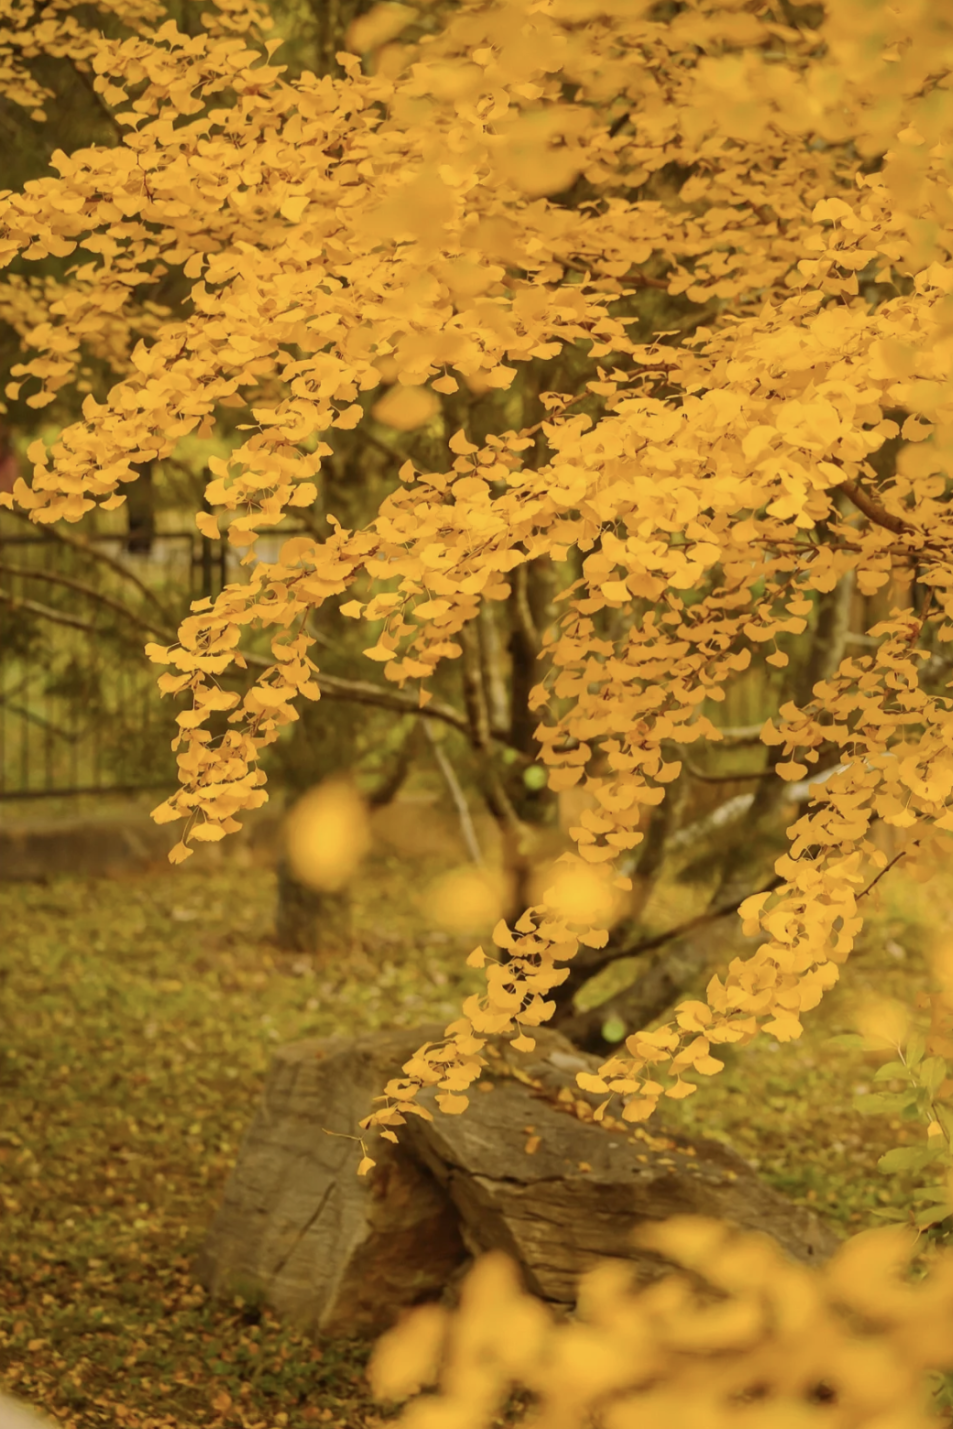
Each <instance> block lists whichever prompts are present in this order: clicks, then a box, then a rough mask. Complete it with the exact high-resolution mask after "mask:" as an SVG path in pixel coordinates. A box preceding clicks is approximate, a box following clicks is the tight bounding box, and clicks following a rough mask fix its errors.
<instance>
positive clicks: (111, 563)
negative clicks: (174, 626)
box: [9, 510, 171, 620]
mask: <svg viewBox="0 0 953 1429" xmlns="http://www.w3.org/2000/svg"><path fill="white" fill-rule="evenodd" d="M9 515H11V516H16V517H17V519H18V520H20V521H26V522H27V523H28V524H29V525H30V526H33V525H35V523H34V522H32V521H30V518H29V516H28V515H27V514H26V512H25V511H17V510H11V511H10V512H9ZM46 535H47V536H48V537H51V538H52V539H53V540H54V541H59V542H60V543H61V544H62V545H64V546H69V547H70V548H71V549H72V550H74V551H81V552H82V554H83V555H84V556H91V557H92V558H93V560H94V561H99V562H100V564H101V565H104V566H108V567H109V569H110V570H111V571H115V572H116V574H117V575H119V576H122V578H123V580H127V581H130V582H131V583H132V584H133V585H134V586H136V587H138V589H139V590H141V591H142V594H143V595H144V596H146V598H147V599H148V600H151V601H152V604H153V605H154V606H155V607H156V609H157V610H158V611H159V613H160V614H161V615H162V616H163V618H164V619H165V620H170V619H171V616H170V614H169V612H168V610H166V608H165V606H164V605H163V604H162V601H161V600H160V599H159V597H158V596H157V595H156V593H155V591H154V590H151V589H150V588H149V586H147V585H146V584H145V583H144V582H143V581H141V580H140V579H139V577H138V576H137V575H134V574H133V572H132V571H130V570H127V568H126V567H125V566H124V565H123V564H122V562H121V561H117V560H114V559H113V557H112V556H107V555H106V552H105V551H99V550H97V549H96V547H95V546H92V545H90V543H89V542H88V541H82V540H80V539H79V538H78V537H76V536H67V535H65V534H64V533H63V532H62V531H57V530H54V529H53V527H52V526H48V527H47V528H46Z"/></svg>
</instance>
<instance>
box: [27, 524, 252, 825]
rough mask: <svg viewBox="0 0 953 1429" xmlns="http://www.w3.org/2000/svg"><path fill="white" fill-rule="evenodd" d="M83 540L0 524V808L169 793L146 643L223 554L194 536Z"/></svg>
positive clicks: (183, 607) (226, 573) (216, 578)
mask: <svg viewBox="0 0 953 1429" xmlns="http://www.w3.org/2000/svg"><path fill="white" fill-rule="evenodd" d="M129 544H130V543H129V536H128V533H127V532H116V533H110V534H100V535H95V536H89V537H87V538H86V539H85V540H78V539H77V538H75V537H73V536H70V535H64V534H60V533H59V532H58V531H52V530H44V529H43V528H37V527H32V526H29V525H27V524H26V523H25V522H23V521H20V520H18V519H17V518H15V517H12V516H6V515H4V516H2V517H0V800H2V799H24V798H39V797H43V796H50V795H64V794H78V793H99V792H104V791H107V790H111V791H114V792H120V791H132V790H135V789H147V788H153V787H158V786H160V785H165V784H169V783H173V782H174V780H175V761H174V757H173V755H172V752H171V749H170V743H171V738H172V734H173V732H174V727H173V725H172V723H171V716H170V710H169V706H168V704H165V705H163V704H162V703H161V702H160V700H159V696H158V691H157V689H156V676H157V674H158V673H159V671H158V670H157V667H156V666H154V665H152V664H151V663H150V662H149V660H148V659H147V658H146V656H145V654H144V652H143V647H144V645H145V644H146V642H147V641H149V640H160V641H161V640H162V639H163V636H164V637H165V638H167V639H168V638H170V637H172V636H174V632H175V629H176V626H177V624H178V622H179V620H180V619H181V618H182V617H183V615H185V614H186V613H187V612H188V607H189V603H190V602H191V601H192V600H196V599H198V598H199V597H200V596H203V595H209V596H215V595H216V594H217V593H218V591H219V590H220V589H221V587H222V586H223V585H224V584H225V583H226V581H227V580H228V579H232V578H234V573H233V572H232V571H231V569H230V562H231V560H232V559H233V557H232V553H231V552H230V551H229V550H228V548H227V546H226V545H225V543H222V542H212V541H209V540H207V539H205V538H204V537H201V536H199V535H198V533H191V532H183V531H173V532H157V533H155V534H154V535H152V536H151V539H150V540H149V542H148V543H145V548H144V549H143V543H140V546H139V549H138V550H130V549H129Z"/></svg>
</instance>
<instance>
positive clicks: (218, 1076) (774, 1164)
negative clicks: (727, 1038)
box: [0, 852, 953, 1429]
mask: <svg viewBox="0 0 953 1429" xmlns="http://www.w3.org/2000/svg"><path fill="white" fill-rule="evenodd" d="M423 864H424V865H425V867H424V866H421V867H408V865H407V864H406V863H405V862H401V861H400V860H399V859H398V858H396V857H394V856H392V855H391V854H388V853H384V852H379V853H377V854H376V855H375V856H374V857H373V859H372V861H371V862H370V863H369V864H368V866H367V868H366V870H365V875H364V878H363V880H362V882H361V884H360V885H359V887H358V889H357V896H356V937H355V946H354V947H353V948H352V949H351V950H350V952H349V953H347V954H346V955H342V956H341V957H339V958H337V959H334V960H327V961H321V962H318V963H317V964H316V963H315V961H314V960H311V959H308V958H302V957H300V956H297V957H296V956H294V955H284V954H282V953H281V952H280V951H279V950H278V949H277V948H276V947H275V945H274V943H273V941H272V940H271V936H270V932H271V927H272V917H273V903H274V896H275V892H274V887H275V885H274V876H273V874H272V872H271V871H270V870H269V869H268V868H266V867H261V866H254V865H249V863H248V861H247V860H245V861H244V862H242V861H239V860H226V861H223V862H218V863H210V862H209V861H207V860H203V858H202V856H201V855H199V856H197V857H196V858H195V859H194V860H193V861H192V862H190V863H189V864H187V865H185V866H184V867H182V868H181V869H178V870H173V869H169V870H168V871H166V870H164V869H162V870H157V871H153V872H150V873H148V874H142V875H137V876H128V877H123V878H114V879H106V878H103V879H87V880H80V879H71V878H59V879H56V880H55V881H52V882H49V883H47V884H45V885H37V884H23V885H5V886H0V904H2V910H3V912H2V920H0V922H2V929H3V939H2V947H0V1023H2V1025H3V1035H2V1038H0V1043H2V1045H0V1388H2V1389H3V1390H5V1391H7V1392H9V1393H12V1394H14V1395H16V1396H18V1397H20V1398H21V1399H23V1400H24V1401H26V1402H28V1403H32V1404H34V1405H36V1406H37V1407H41V1408H42V1409H44V1410H45V1411H46V1412H47V1413H49V1414H51V1415H53V1416H55V1418H56V1419H58V1420H59V1421H60V1422H61V1423H62V1424H63V1425H64V1426H77V1429H79V1426H87V1425H88V1426H93V1425H96V1426H100V1425H117V1426H122V1429H160V1426H163V1427H164V1426H173V1425H174V1426H176V1429H179V1426H196V1429H199V1426H201V1429H220V1426H221V1429H238V1426H242V1429H273V1426H288V1429H299V1426H300V1429H304V1426H311V1425H316V1424H317V1425H323V1424H327V1425H329V1426H346V1429H365V1426H371V1425H374V1424H375V1423H378V1422H380V1420H381V1419H382V1418H383V1417H386V1413H387V1411H386V1409H384V1408H382V1407H381V1406H379V1405H375V1404H374V1402H373V1401H372V1399H371V1397H370V1395H369V1392H368V1388H367V1385H366V1381H365V1377H364V1371H365V1365H366V1361H367V1357H368V1354H369V1351H370V1348H371V1347H370V1346H369V1345H366V1344H362V1343H357V1342H322V1343H320V1344H315V1343H314V1342H312V1341H310V1340H308V1339H306V1338H305V1337H303V1336H301V1335H299V1334H297V1333H296V1332H295V1330H294V1329H293V1327H290V1326H287V1325H283V1324H281V1323H279V1322H278V1321H277V1320H276V1319H275V1318H274V1317H273V1316H271V1315H270V1314H269V1313H268V1312H267V1311H263V1310H262V1309H261V1308H260V1307H257V1306H255V1305H250V1304H243V1303H242V1302H241V1301H240V1300H236V1301H234V1302H232V1303H209V1302H208V1301H207V1300H206V1298H205V1296H204V1295H203V1293H202V1292H201V1290H200V1289H199V1288H198V1287H197V1286H196V1285H195V1283H194V1276H193V1273H192V1264H193V1259H194V1256H195V1254H196V1252H197V1251H198V1249H199V1246H200V1244H201V1241H202V1237H203V1233H204V1231H205V1228H206V1226H207V1225H208V1222H209V1219H210V1217H211V1215H212V1214H213V1212H214V1209H215V1206H216V1203H217V1201H218V1199H219V1197H220V1195H221V1192H222V1188H223V1185H224V1182H225V1178H226V1176H227V1174H228V1172H229V1169H230V1167H231V1166H232V1165H233V1163H234V1160H235V1156H236V1153H237V1149H238V1145H239V1143H240V1140H241V1137H242V1134H243V1131H244V1130H245V1128H246V1126H247V1125H248V1122H249V1120H250V1118H251V1116H252V1113H253V1110H254V1107H255V1103H256V1100H257V1097H258V1095H259V1092H260V1089H261V1085H262V1079H263V1076H264V1073H265V1070H266V1067H267V1065H268V1061H269V1057H270V1054H271V1051H272V1048H273V1047H274V1046H275V1045H276V1044H277V1043H279V1042H285V1041H289V1040H293V1039H295V1038H298V1037H301V1036H306V1035H312V1036H313V1035H322V1034H328V1033H340V1032H342V1031H348V1030H353V1031H355V1032H357V1031H362V1030H366V1029H372V1028H375V1027H381V1026H388V1025H399V1024H403V1025H413V1024H414V1023H417V1022H423V1021H426V1020H427V1019H428V1018H431V1017H436V1018H444V1017H447V1018H449V1017H451V1016H453V1015H455V1014H456V1013H457V1012H458V1008H459V1003H460V1000H461V998H462V996H463V995H465V993H466V992H468V991H470V990H472V989H474V988H476V987H477V986H478V985H479V974H477V973H474V972H472V971H470V970H468V969H467V968H466V967H465V966H464V959H465V956H466V953H467V952H468V951H469V949H470V948H471V947H472V946H473V942H474V938H473V937H472V936H469V935H460V934H454V935H448V934H446V933H443V934H441V933H434V932H432V931H428V927H427V923H426V919H425V917H424V914H423V912H422V910H421V908H420V906H419V890H420V888H421V886H422V885H423V884H424V883H425V882H426V879H425V878H423V877H422V874H424V873H429V872H431V871H433V872H436V871H439V867H440V859H439V857H438V856H437V855H435V854H433V853H431V854H428V855H427V856H426V858H424V859H423ZM926 892H927V890H925V889H924V888H923V887H922V886H920V885H918V884H915V883H911V882H909V881H908V880H906V879H905V878H904V875H903V872H902V866H901V867H898V869H896V870H894V871H893V872H892V873H891V874H890V876H889V877H888V878H887V879H885V880H884V881H883V883H882V884H881V885H880V887H879V889H878V893H879V900H874V899H873V898H872V899H871V900H868V901H869V902H870V904H871V906H870V907H869V909H868V914H869V922H868V924H867V927H866V929H865V931H864V933H863V935H862V937H861V940H860V944H859V947H858V950H857V952H856V953H855V954H854V955H853V956H852V957H851V959H850V962H849V963H848V965H847V966H846V967H845V968H844V970H843V977H842V981H841V984H840V985H839V986H838V987H837V988H836V989H835V990H834V992H833V993H831V994H830V995H829V996H828V997H827V998H826V999H825V1001H824V1002H823V1003H822V1004H821V1006H820V1007H819V1008H817V1009H816V1010H815V1011H814V1012H812V1013H810V1014H808V1015H805V1019H804V1021H805V1031H804V1035H803V1037H802V1038H801V1039H800V1040H799V1041H798V1042H794V1043H789V1044H787V1045H785V1046H778V1045H777V1044H775V1043H773V1042H772V1041H771V1040H769V1039H768V1038H762V1039H759V1040H758V1041H757V1042H755V1043H754V1044H752V1045H751V1046H750V1047H748V1048H745V1049H743V1050H741V1051H738V1052H735V1053H733V1054H731V1055H730V1056H729V1058H728V1065H727V1066H726V1068H725V1071H724V1072H723V1073H722V1074H721V1075H719V1076H717V1077H715V1078H713V1079H711V1080H710V1081H708V1080H706V1082H705V1085H704V1086H703V1087H700V1089H699V1091H698V1093H697V1094H696V1095H694V1096H693V1097H691V1098H690V1099H689V1100H687V1101H684V1102H681V1103H677V1104H675V1103H670V1104H667V1105H666V1107H665V1119H666V1121H667V1122H668V1123H669V1124H670V1125H678V1126H683V1127H686V1128H690V1129H692V1130H694V1131H696V1132H697V1133H698V1134H699V1135H701V1134H703V1133H705V1134H709V1135H716V1136H722V1137H725V1138H727V1139H728V1140H729V1141H730V1142H731V1143H732V1144H733V1145H735V1146H736V1148H737V1149H738V1150H739V1151H740V1152H741V1153H742V1154H743V1155H745V1156H746V1157H748V1158H749V1159H752V1160H754V1161H756V1162H757V1163H758V1165H759V1168H760V1171H761V1174H762V1175H764V1176H765V1177H766V1178H767V1179H768V1180H769V1181H771V1182H772V1183H773V1184H774V1185H776V1186H778V1187H779V1188H780V1189H781V1190H783V1191H785V1192H786V1193H787V1194H788V1195H790V1196H791V1197H793V1198H794V1199H795V1200H798V1201H804V1202H807V1203H811V1204H814V1205H815V1206H816V1207H817V1208H818V1209H820V1210H821V1211H823V1212H824V1213H825V1214H826V1215H828V1216H829V1217H831V1218H832V1219H834V1220H836V1221H839V1222H841V1223H842V1224H843V1225H844V1226H845V1228H846V1229H848V1230H855V1229H861V1228H863V1227H864V1226H867V1225H875V1224H879V1222H878V1221H877V1220H876V1218H875V1216H874V1214H873V1213H874V1212H875V1211H876V1210H877V1209H880V1208H883V1207H884V1206H887V1205H890V1204H896V1205H902V1204H903V1201H904V1194H905V1189H906V1188H905V1186H904V1184H903V1183H902V1182H900V1181H899V1180H896V1179H894V1178H888V1177H885V1176H883V1175H881V1174H880V1173H879V1172H878V1171H877V1167H876V1163H877V1159H878V1157H879V1156H880V1155H881V1154H882V1153H883V1152H884V1151H885V1150H887V1149H889V1148H890V1147H891V1146H893V1145H897V1144H900V1143H902V1142H903V1141H904V1140H905V1139H907V1138H911V1139H917V1138H919V1137H921V1136H922V1134H923V1133H922V1130H921V1129H920V1128H919V1127H916V1126H914V1127H912V1128H910V1127H906V1126H902V1125H900V1124H899V1123H896V1124H891V1123H889V1122H887V1121H881V1120H876V1119H873V1120H872V1119H863V1118H860V1117H859V1116H858V1115H857V1113H856V1112H855V1111H854V1109H853V1105H852V1096H853V1094H854V1092H855V1090H856V1089H857V1088H858V1087H859V1086H861V1085H863V1084H864V1083H866V1082H867V1081H869V1077H870V1074H871V1072H872V1071H873V1070H874V1067H875V1065H876V1062H877V1059H874V1060H873V1061H872V1060H871V1059H870V1058H869V1057H868V1058H866V1059H865V1057H864V1055H863V1054H857V1053H848V1052H843V1051H837V1052H835V1051H831V1050H828V1049H826V1048H825V1047H824V1045H823V1044H824V1040H825V1038H826V1037H828V1036H830V1035H831V1033H833V1032H842V1031H848V1030H851V1026H852V1024H851V1011H850V998H851V995H852V994H853V993H855V992H857V991H858V990H866V989H869V990H872V991H876V992H878V993H881V994H885V995H888V996H889V995H895V996H897V997H899V998H900V999H901V1000H904V1001H906V1002H909V1001H911V1000H912V997H913V993H914V991H915V990H917V989H920V988H925V987H927V986H928V984H929V970H928V967H927V963H926V961H925V956H924V955H925V951H926V947H927V944H928V942H929V939H930V938H931V937H933V936H936V934H937V932H938V931H939V934H940V935H941V936H942V935H943V929H944V928H946V927H948V926H949V924H950V921H951V906H953V903H951V899H950V898H949V896H948V895H947V894H946V893H945V885H943V886H937V885H930V887H929V896H928V897H927V896H925V894H926ZM677 896H678V897H679V898H682V899H684V897H685V896H686V895H685V894H684V891H683V892H682V893H680V894H678V895H677ZM656 916H657V917H659V918H660V919H661V917H662V912H661V905H659V908H658V909H657V911H656ZM699 1080H700V1081H701V1080H704V1079H699Z"/></svg>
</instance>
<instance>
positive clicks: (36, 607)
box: [0, 590, 97, 635]
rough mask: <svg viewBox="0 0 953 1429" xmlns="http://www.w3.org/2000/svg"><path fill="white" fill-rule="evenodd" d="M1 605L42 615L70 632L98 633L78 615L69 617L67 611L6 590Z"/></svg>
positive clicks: (1, 592)
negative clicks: (22, 597)
mask: <svg viewBox="0 0 953 1429" xmlns="http://www.w3.org/2000/svg"><path fill="white" fill-rule="evenodd" d="M0 603H2V604H3V605H9V606H12V607H13V609H14V610H25V611H26V612H27V614H29V615H40V616H42V617H43V619H44V620H48V621H50V623H51V624H52V625H66V626H68V627H69V628H70V630H85V631H87V632H88V633H89V634H91V635H95V634H96V633H97V631H96V627H95V625H90V623H89V621H88V620H80V618H79V616H78V615H67V614H66V613H65V611H62V610H54V609H53V608H52V606H49V605H41V604H40V603H39V601H36V600H22V599H20V598H18V597H17V596H15V595H11V594H10V592H9V591H6V590H0Z"/></svg>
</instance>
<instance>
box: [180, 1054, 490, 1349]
mask: <svg viewBox="0 0 953 1429" xmlns="http://www.w3.org/2000/svg"><path fill="white" fill-rule="evenodd" d="M442 1033H443V1028H442V1027H437V1026H434V1027H426V1028H416V1029H414V1030H412V1031H409V1032H397V1033H388V1034H377V1035H374V1036H372V1037H365V1038H362V1039H360V1040H359V1041H352V1040H350V1039H348V1038H345V1037H336V1038H323V1039H320V1040H317V1039H316V1040H314V1041H309V1042H299V1043H295V1044H294V1045H293V1046H290V1047H284V1048H282V1049H280V1050H279V1051H278V1053H277V1054H276V1056H275V1060H274V1062H273V1063H272V1066H271V1069H270V1071H269V1074H268V1078H267V1081H266V1084H265V1089H264V1092H263V1095H262V1100H261V1104H260V1106H259V1108H258V1112H257V1115H256V1116H255V1119H254V1121H253V1122H252V1125H251V1127H250V1129H249V1131H248V1134H247V1136H246V1137H245V1140H244V1143H243V1145H242V1149H241V1153H240V1155H239V1158H238V1163H237V1165H236V1167H235V1169H234V1171H233V1172H232V1175H231V1177H230V1178H229V1181H228V1184H227V1185H226V1188H225V1197H224V1201H223V1203H222V1206H221V1209H220V1210H219V1212H218V1214H217V1215H216V1217H215V1219H214V1221H213V1223H212V1227H211V1230H210V1232H209V1235H208V1239H207V1241H206V1244H205V1247H204V1249H203V1252H202V1254H201V1256H200V1258H199V1261H198V1264H197V1267H196V1273H197V1274H198V1277H199V1279H200V1281H201V1282H202V1283H203V1284H204V1285H206V1286H207V1287H208V1288H209V1289H210V1290H211V1291H212V1293H213V1294H221V1293H239V1294H242V1295H244V1296H245V1297H246V1298H253V1299H257V1298H264V1299H265V1300H266V1301H267V1302H268V1303H269V1304H271V1305H272V1306H274V1308H275V1309H276V1310H277V1311H278V1312H279V1313H282V1314H285V1315H288V1316H289V1317H290V1318H292V1319H294V1320H296V1321H297V1322H299V1323H300V1324H303V1325H304V1326H306V1327H307V1328H309V1329H311V1330H314V1331H320V1332H321V1333H323V1334H327V1335H340V1336H348V1335H368V1336H369V1335H373V1334H375V1333H377V1332H378V1331H380V1330H382V1329H385V1328H386V1327H387V1326H388V1325H389V1324H391V1323H392V1322H393V1320H394V1318H395V1316H396V1314H397V1312H398V1311H399V1310H400V1309H402V1308H403V1307H404V1306H408V1305H414V1304H417V1303H418V1302H419V1301H421V1300H427V1299H433V1298H434V1297H435V1296H438V1295H439V1294H440V1293H441V1291H442V1290H443V1287H444V1286H445V1285H446V1283H447V1280H448V1278H449V1276H450V1275H451V1273H452V1271H453V1270H454V1268H455V1267H456V1266H457V1265H459V1263H460V1262H461V1260H462V1259H463V1258H464V1257H465V1255H466V1251H465V1248H464V1245H463V1242H462V1239H461V1236H460V1232H459V1229H458V1224H457V1215H456V1212H455V1210H454V1208H453V1206H452V1204H451V1202H450V1200H449V1198H448V1197H447V1195H446V1192H445V1191H444V1190H443V1189H442V1188H441V1187H440V1186H439V1185H438V1183H437V1182H436V1181H435V1180H434V1179H433V1177H432V1176H431V1174H430V1173H429V1171H427V1170H426V1169H425V1168H424V1167H423V1166H421V1165H420V1164H419V1163H418V1161H417V1160H416V1159H415V1158H414V1157H413V1156H411V1155H409V1154H408V1151H407V1150H406V1148H405V1147H404V1146H403V1145H401V1146H393V1145H391V1144H390V1143H389V1142H386V1141H382V1140H379V1139H377V1140H376V1141H375V1146H374V1159H375V1160H376V1162H377V1165H376V1167H375V1168H374V1172H373V1175H372V1176H369V1177H361V1178H359V1177H358V1176H357V1175H356V1161H355V1146H354V1140H353V1138H354V1134H355V1131H356V1129H357V1123H358V1122H359V1121H360V1119H361V1117H364V1116H366V1115H367V1113H368V1109H369V1107H370V1103H371V1098H372V1097H374V1096H376V1095H377V1094H378V1093H379V1092H380V1090H381V1088H382V1087H383V1085H384V1084H385V1082H387V1081H389V1079H390V1078H391V1077H392V1076H394V1075H395V1074H397V1072H398V1069H399V1068H400V1066H401V1064H402V1063H403V1062H406V1061H407V1060H408V1059H409V1058H410V1057H411V1056H412V1055H413V1053H414V1052H415V1051H416V1050H417V1048H418V1047H419V1046H420V1044H421V1042H423V1041H427V1040H428V1039H430V1040H433V1039H435V1038H438V1037H440V1036H441V1035H442ZM326 1132H332V1133H336V1134H335V1135H327V1134H326Z"/></svg>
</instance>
